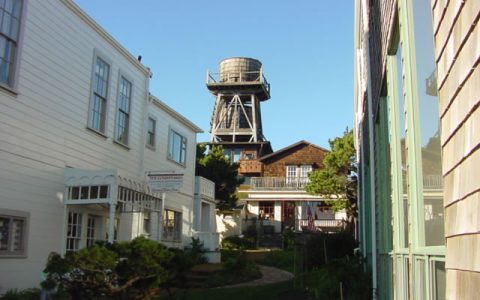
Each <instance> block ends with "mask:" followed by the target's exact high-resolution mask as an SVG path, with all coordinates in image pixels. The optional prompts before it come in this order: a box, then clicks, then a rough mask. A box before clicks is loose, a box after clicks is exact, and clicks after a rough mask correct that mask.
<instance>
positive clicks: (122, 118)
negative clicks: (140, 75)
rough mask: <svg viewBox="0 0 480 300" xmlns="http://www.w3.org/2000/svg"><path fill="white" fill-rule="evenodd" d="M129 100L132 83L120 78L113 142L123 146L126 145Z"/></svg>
mask: <svg viewBox="0 0 480 300" xmlns="http://www.w3.org/2000/svg"><path fill="white" fill-rule="evenodd" d="M131 98H132V83H131V82H130V81H128V80H127V79H125V77H123V76H121V77H120V81H119V87H118V98H117V120H116V126H115V140H116V141H117V142H120V143H122V144H125V145H127V144H128V131H129V124H130V102H131Z"/></svg>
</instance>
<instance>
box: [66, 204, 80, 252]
mask: <svg viewBox="0 0 480 300" xmlns="http://www.w3.org/2000/svg"><path fill="white" fill-rule="evenodd" d="M81 240H82V214H80V213H75V212H69V213H68V223H67V251H77V250H78V249H80V243H81Z"/></svg>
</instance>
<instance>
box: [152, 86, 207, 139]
mask: <svg viewBox="0 0 480 300" xmlns="http://www.w3.org/2000/svg"><path fill="white" fill-rule="evenodd" d="M149 98H150V101H151V102H152V103H153V104H154V105H156V106H157V107H159V108H160V109H162V110H164V111H165V112H166V113H168V114H169V115H170V116H172V117H173V118H175V119H176V120H177V121H179V122H180V123H182V124H183V125H185V126H187V127H188V128H190V129H191V130H193V131H194V132H195V133H202V132H203V130H202V129H201V128H200V127H198V126H197V125H195V124H193V123H192V122H191V121H190V120H188V119H187V118H185V117H184V116H182V115H181V114H180V113H178V112H177V111H176V110H174V109H173V108H171V107H170V106H168V105H167V104H165V103H164V102H162V101H161V100H160V99H158V98H157V97H155V96H154V95H152V94H150V95H149Z"/></svg>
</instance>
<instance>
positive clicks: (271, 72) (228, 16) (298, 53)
mask: <svg viewBox="0 0 480 300" xmlns="http://www.w3.org/2000/svg"><path fill="white" fill-rule="evenodd" d="M76 3H77V4H78V5H79V6H80V7H81V8H82V9H84V10H85V11H86V12H87V13H88V14H89V15H90V16H91V17H92V18H94V19H95V20H96V21H97V22H98V23H99V24H100V25H101V26H102V27H104V28H105V29H106V30H107V31H108V32H109V33H110V34H111V35H112V36H113V37H114V38H116V39H117V40H118V41H119V42H120V43H121V44H122V45H124V46H125V48H127V49H128V50H129V51H130V52H131V53H132V54H133V55H134V56H138V55H142V63H143V64H145V65H146V66H148V67H150V68H151V70H152V71H153V78H152V79H151V82H150V91H151V92H152V94H154V95H155V96H157V97H159V98H160V99H161V100H162V101H164V102H165V103H167V104H168V105H169V106H171V107H172V108H174V109H175V110H177V111H178V112H179V113H181V114H182V115H184V116H185V117H187V118H188V119H190V120H191V121H192V122H194V123H195V124H196V125H198V126H199V127H200V128H202V129H203V130H204V131H205V133H203V134H199V136H198V141H207V140H209V138H210V135H209V133H208V131H209V127H210V118H211V113H212V109H213V104H214V97H213V96H212V95H211V94H210V93H209V92H208V90H207V88H206V86H205V74H206V71H207V69H209V70H211V71H212V72H216V71H218V63H219V61H220V60H222V59H224V58H228V57H236V56H244V57H252V58H256V59H258V60H260V61H261V62H262V64H263V70H264V73H265V76H266V78H267V80H268V81H269V82H270V84H271V99H270V100H268V101H266V102H263V103H262V107H261V109H262V122H263V129H264V135H265V136H266V138H267V139H268V140H270V141H271V143H272V146H273V149H274V150H278V149H280V148H283V147H285V146H288V145H290V144H293V143H295V142H298V141H299V140H307V141H310V142H312V143H314V144H317V145H319V146H323V147H327V148H328V147H329V145H328V139H330V138H333V137H336V136H339V135H342V134H343V131H344V130H345V128H346V127H347V126H348V127H349V128H351V127H352V124H353V0H339V1H324V0H242V1H229V0H209V1H200V0H176V1H165V0H140V1H134V2H132V1H126V0H101V1H92V0H76Z"/></svg>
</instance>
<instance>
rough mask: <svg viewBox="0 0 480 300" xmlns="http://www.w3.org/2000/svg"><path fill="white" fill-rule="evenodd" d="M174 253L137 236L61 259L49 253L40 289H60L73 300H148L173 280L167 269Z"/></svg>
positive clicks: (67, 255)
mask: <svg viewBox="0 0 480 300" xmlns="http://www.w3.org/2000/svg"><path fill="white" fill-rule="evenodd" d="M173 256H174V254H173V253H172V252H171V251H168V250H167V249H166V248H165V246H163V245H161V244H159V243H157V242H154V241H151V240H148V239H146V238H144V237H138V238H136V239H134V240H132V241H130V242H120V243H116V244H112V245H106V246H101V245H96V246H93V247H90V248H84V249H81V250H79V251H78V252H68V253H67V254H66V255H65V256H64V257H61V255H59V254H57V253H52V254H51V255H50V256H49V258H48V262H47V266H46V268H45V272H46V273H47V274H48V276H47V279H46V280H45V281H44V282H43V283H42V286H43V287H45V288H47V289H54V288H56V287H59V288H60V289H64V290H65V291H66V292H68V294H69V295H70V296H71V298H72V299H73V300H76V299H98V298H99V297H105V298H107V297H116V298H118V299H146V298H147V299H148V298H149V297H152V296H153V295H155V294H156V293H157V292H158V289H159V286H160V285H161V284H163V283H165V282H168V281H169V280H171V279H172V278H173V277H174V273H173V272H171V271H170V270H169V269H168V266H169V262H170V261H171V260H172V258H173Z"/></svg>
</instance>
